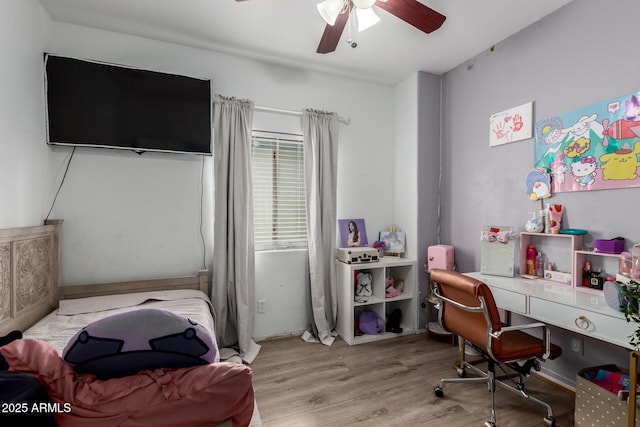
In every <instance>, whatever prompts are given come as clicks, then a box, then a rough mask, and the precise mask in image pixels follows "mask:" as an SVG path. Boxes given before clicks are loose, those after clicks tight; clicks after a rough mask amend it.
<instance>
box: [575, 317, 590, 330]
mask: <svg viewBox="0 0 640 427" xmlns="http://www.w3.org/2000/svg"><path fill="white" fill-rule="evenodd" d="M574 323H575V324H576V326H577V327H578V328H580V329H582V330H584V331H586V330H587V329H589V319H587V318H586V317H584V316H580V317H578V318H576V320H575V321H574Z"/></svg>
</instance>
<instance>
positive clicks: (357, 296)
mask: <svg viewBox="0 0 640 427" xmlns="http://www.w3.org/2000/svg"><path fill="white" fill-rule="evenodd" d="M356 279H357V282H358V283H356V289H355V292H354V297H353V300H354V301H355V302H367V301H369V297H370V296H371V294H372V293H373V292H372V290H371V281H372V280H373V274H371V273H370V272H368V271H361V272H359V273H358V275H357V276H356Z"/></svg>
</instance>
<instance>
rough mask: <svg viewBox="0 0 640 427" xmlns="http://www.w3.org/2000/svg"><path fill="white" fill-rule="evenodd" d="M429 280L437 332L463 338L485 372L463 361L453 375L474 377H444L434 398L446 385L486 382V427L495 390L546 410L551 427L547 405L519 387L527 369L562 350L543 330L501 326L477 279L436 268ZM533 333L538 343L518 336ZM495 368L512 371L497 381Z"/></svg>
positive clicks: (486, 290)
mask: <svg viewBox="0 0 640 427" xmlns="http://www.w3.org/2000/svg"><path fill="white" fill-rule="evenodd" d="M430 280H431V281H432V282H433V284H434V287H433V293H434V296H435V297H436V298H437V299H438V301H439V302H438V304H440V309H439V310H438V320H439V321H440V324H441V325H442V327H443V328H444V329H445V330H448V331H450V332H452V333H453V334H456V335H458V336H459V337H460V338H461V339H463V340H464V342H462V343H461V345H463V346H464V343H465V342H466V343H469V344H471V345H472V346H473V347H475V348H476V349H477V350H478V351H479V352H480V353H481V354H482V356H483V357H484V358H485V359H486V360H487V362H488V369H487V372H484V371H482V370H480V369H479V368H477V367H476V366H474V365H472V364H470V363H468V362H466V361H464V360H463V361H462V362H461V366H460V369H459V370H458V374H459V376H460V377H464V376H465V372H466V371H467V370H469V371H472V372H473V373H475V374H476V375H478V377H470V378H443V379H441V380H440V384H439V385H438V386H437V387H436V388H435V390H434V392H435V394H436V396H438V397H443V396H444V392H443V390H442V388H443V386H444V384H445V383H448V382H462V383H464V382H482V383H486V384H487V386H488V388H489V391H490V392H491V419H490V420H489V421H487V422H485V426H487V427H493V426H495V423H496V412H495V389H496V385H497V386H500V387H502V388H504V389H506V390H509V391H511V392H513V393H516V394H518V395H520V396H522V397H524V398H526V399H529V400H531V401H533V402H536V403H538V404H540V405H543V406H544V407H546V408H547V416H546V417H545V418H544V422H545V424H546V425H548V426H555V419H554V418H553V412H552V410H551V406H550V405H549V404H547V403H545V402H543V401H541V400H538V399H536V398H535V397H533V396H531V395H529V394H527V393H525V391H524V383H523V382H522V376H523V375H524V376H529V374H530V372H531V368H534V369H535V370H540V364H539V361H540V360H542V361H544V360H546V359H554V358H556V357H558V356H560V354H562V349H561V348H560V347H558V346H556V345H554V344H552V343H551V341H550V334H549V330H548V329H547V328H546V325H545V324H544V323H531V324H526V325H518V326H504V325H503V324H502V323H501V321H500V313H499V312H498V308H497V307H496V303H495V300H494V299H493V295H492V293H491V289H489V287H488V286H487V285H486V284H485V283H483V282H481V281H480V280H476V279H474V278H471V277H468V276H465V275H463V274H460V273H457V272H454V271H448V270H441V269H432V270H431V272H430ZM532 328H538V329H541V330H542V338H541V339H540V338H536V337H534V336H532V335H529V334H527V333H525V332H523V330H524V329H532ZM496 366H500V367H501V370H502V371H503V372H504V373H505V374H506V370H505V366H506V367H509V368H511V369H512V370H513V371H514V372H513V373H512V374H509V375H506V376H505V377H502V376H501V377H500V378H497V377H496ZM505 378H508V379H511V380H512V381H513V385H511V384H508V383H506V382H503V381H501V380H502V379H505ZM516 378H517V380H516Z"/></svg>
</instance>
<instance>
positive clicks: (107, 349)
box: [62, 308, 217, 379]
mask: <svg viewBox="0 0 640 427" xmlns="http://www.w3.org/2000/svg"><path fill="white" fill-rule="evenodd" d="M216 352H217V349H216V346H215V344H214V341H213V338H212V337H211V334H210V333H209V331H208V330H207V329H206V328H204V327H203V326H201V325H199V324H198V323H196V322H193V321H191V320H189V319H188V318H186V317H184V316H182V315H180V314H177V313H174V312H172V311H169V310H163V309H157V308H140V309H137V310H134V311H128V312H125V313H119V314H114V315H111V316H108V317H105V318H104V319H100V320H97V321H95V322H93V323H91V324H89V325H87V326H86V327H84V328H82V329H81V330H80V331H78V332H77V333H76V334H75V335H74V336H73V338H71V340H70V341H69V342H68V343H67V346H66V347H65V348H64V351H63V353H62V358H63V359H64V361H65V362H66V363H68V364H69V365H71V366H73V367H74V368H75V370H76V371H78V372H81V373H89V374H93V375H95V376H97V377H98V378H100V379H109V378H118V377H124V376H127V375H133V374H135V373H138V372H140V371H144V370H153V369H158V368H183V367H188V366H197V365H206V364H208V363H212V362H213V361H214V358H215V356H216Z"/></svg>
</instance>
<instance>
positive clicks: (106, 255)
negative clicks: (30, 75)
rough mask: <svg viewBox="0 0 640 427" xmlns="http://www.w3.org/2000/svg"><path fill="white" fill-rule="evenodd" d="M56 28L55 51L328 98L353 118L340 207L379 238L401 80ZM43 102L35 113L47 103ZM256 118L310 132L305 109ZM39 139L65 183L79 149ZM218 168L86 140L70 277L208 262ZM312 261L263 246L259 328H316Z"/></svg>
mask: <svg viewBox="0 0 640 427" xmlns="http://www.w3.org/2000/svg"><path fill="white" fill-rule="evenodd" d="M50 36H51V40H52V42H51V47H50V49H49V52H51V53H56V54H60V55H66V56H74V57H81V58H88V59H96V60H101V61H108V62H113V63H118V64H125V65H131V66H137V67H141V68H148V69H153V70H159V71H165V72H172V73H181V74H186V75H191V76H196V77H205V78H211V79H212V80H213V87H214V92H215V93H220V94H223V95H227V96H235V97H239V98H248V99H251V100H253V101H254V102H255V104H256V105H259V106H268V107H276V108H282V109H290V110H301V109H302V108H318V109H323V110H329V111H335V112H337V113H339V114H340V115H344V116H348V117H350V118H351V123H350V124H349V125H348V126H346V125H341V126H340V149H339V155H338V157H339V162H338V182H339V187H340V188H339V189H338V195H337V197H338V217H339V218H348V217H353V218H365V220H366V225H367V230H368V231H369V237H370V239H371V237H375V235H376V234H377V231H378V230H380V229H381V228H382V227H385V226H387V225H388V224H390V223H391V221H392V217H393V213H392V212H393V208H392V206H391V204H390V203H387V202H386V201H388V200H391V199H392V197H393V192H394V188H393V181H392V174H393V172H392V170H391V168H389V167H386V166H387V165H388V160H389V159H391V158H393V153H394V147H393V138H394V133H393V115H394V114H393V111H394V103H393V88H391V87H389V86H384V85H379V84H373V83H368V82H363V81H358V80H355V79H347V78H343V77H336V76H333V75H328V74H321V73H315V72H309V71H304V70H299V69H294V68H286V67H280V66H276V65H272V64H266V63H261V62H256V61H253V60H249V59H244V58H241V57H236V56H232V55H228V54H220V53H215V52H210V51H204V50H199V49H192V48H188V47H185V46H179V45H173V44H168V43H164V42H158V41H153V40H148V39H143V38H139V37H133V36H128V35H124V34H116V33H111V32H105V31H101V30H97V29H90V28H85V27H80V26H75V25H69V24H62V23H55V24H54V31H53V33H51V34H50ZM35 73H36V74H37V73H41V70H40V68H38V70H37V71H35ZM38 78H40V76H39V77H38ZM37 90H41V89H40V86H39V87H38V89H37ZM39 96H40V97H41V96H42V95H41V94H39ZM37 107H38V108H37V109H38V110H39V111H37V114H36V113H34V114H33V116H35V117H32V120H34V121H38V120H42V117H43V114H44V113H43V110H42V108H43V106H42V105H38V106H37ZM40 126H42V123H40ZM254 127H255V128H257V129H266V130H278V131H289V132H296V131H297V132H300V118H299V117H291V116H281V115H277V114H269V113H256V114H255V117H254ZM38 143H39V144H40V143H41V144H42V145H40V146H39V147H42V149H43V150H50V152H51V153H52V158H53V159H52V164H53V169H54V171H53V172H52V175H53V178H52V181H53V182H54V184H55V185H54V184H51V186H52V187H54V188H55V187H56V186H57V185H58V184H59V183H60V181H61V179H62V173H63V172H64V167H65V166H66V162H67V160H68V158H69V156H70V152H71V149H70V148H68V147H55V148H46V147H45V146H44V141H41V142H40V141H39V142H38ZM211 167H212V159H211V158H209V157H205V158H202V157H192V156H187V155H169V154H160V153H145V154H143V155H142V156H139V155H137V154H135V153H130V152H126V151H107V150H97V149H77V150H76V153H75V155H74V157H73V160H72V161H71V165H70V168H69V172H68V175H67V177H66V180H65V182H64V185H63V187H62V190H61V192H60V196H59V197H58V200H57V202H56V204H55V207H54V210H53V213H52V215H51V217H52V218H64V219H65V223H64V227H63V232H64V234H63V282H64V283H65V284H77V283H93V282H100V281H112V280H128V279H137V278H144V277H162V276H174V275H187V274H192V273H194V272H195V271H196V270H197V269H199V268H202V267H203V266H206V267H209V268H210V267H211V262H210V259H211V256H212V247H211V244H210V242H211V240H212V236H211V233H212V221H213V218H212V216H213V213H212V212H213V206H212V204H213V202H212V198H211V194H212V191H213V187H212V173H211ZM203 168H204V169H203ZM202 173H204V183H203V189H204V194H205V197H204V200H203V201H202V202H201V199H200V197H201V196H200V195H201V180H200V176H201V174H202ZM47 189H48V190H49V188H48V187H47ZM51 191H53V190H51ZM201 212H202V218H203V225H202V230H203V236H204V246H203V240H202V238H201V234H200V230H201V225H200V222H201ZM307 271H308V267H307V260H306V252H304V251H292V252H284V253H277V252H267V253H259V254H257V257H256V298H257V299H265V300H266V301H267V304H266V307H267V312H266V313H259V314H256V331H255V336H256V337H257V338H262V337H269V336H275V335H286V334H288V333H292V332H297V331H301V330H304V329H306V328H307V327H308V325H309V315H308V313H309V310H308V305H309V301H308V299H309V298H308V284H307V283H306V280H307V279H306V278H307V274H308V273H307Z"/></svg>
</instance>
